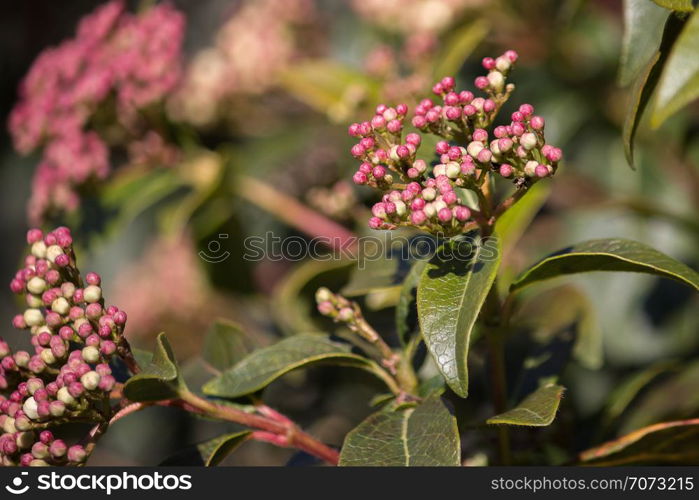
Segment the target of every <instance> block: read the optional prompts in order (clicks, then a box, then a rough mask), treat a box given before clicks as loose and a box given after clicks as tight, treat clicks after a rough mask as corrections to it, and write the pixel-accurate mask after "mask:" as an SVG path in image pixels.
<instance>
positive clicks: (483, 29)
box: [434, 19, 490, 79]
mask: <svg viewBox="0 0 699 500" xmlns="http://www.w3.org/2000/svg"><path fill="white" fill-rule="evenodd" d="M489 31H490V23H489V22H488V21H486V20H485V19H477V20H475V21H473V22H472V23H470V24H466V25H465V26H463V27H461V28H459V29H458V30H456V31H455V32H454V33H452V34H451V35H450V36H449V37H448V38H447V39H446V41H445V42H444V44H443V45H442V46H443V47H444V49H443V50H442V51H441V54H440V55H439V56H438V57H436V59H435V60H436V61H438V62H437V64H436V65H435V68H434V77H435V78H436V79H441V78H442V77H445V76H456V74H457V73H458V72H459V69H461V66H462V65H463V64H464V62H465V61H466V59H468V57H469V56H470V55H471V53H472V52H473V50H474V49H475V48H476V47H478V44H479V43H481V41H483V39H484V38H485V37H486V36H487V35H488V32H489Z"/></svg>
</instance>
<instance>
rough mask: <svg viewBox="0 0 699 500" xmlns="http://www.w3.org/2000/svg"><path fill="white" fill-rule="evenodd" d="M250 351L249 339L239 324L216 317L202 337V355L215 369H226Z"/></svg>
mask: <svg viewBox="0 0 699 500" xmlns="http://www.w3.org/2000/svg"><path fill="white" fill-rule="evenodd" d="M249 352H250V345H249V340H247V335H246V334H245V332H244V331H243V330H242V329H241V327H240V325H238V324H237V323H234V322H232V321H229V320H226V319H217V320H216V321H215V322H214V324H213V325H211V328H210V329H209V331H208V332H207V334H206V337H205V338H204V347H203V349H202V357H203V358H204V360H205V361H206V362H207V363H209V364H210V365H211V366H213V367H214V368H216V369H217V370H221V371H222V370H226V369H228V368H230V367H231V366H233V365H234V364H236V363H237V362H238V361H240V360H241V359H243V358H244V357H245V356H246V355H247V354H248V353H249Z"/></svg>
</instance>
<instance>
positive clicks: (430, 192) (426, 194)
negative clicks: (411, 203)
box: [422, 187, 437, 201]
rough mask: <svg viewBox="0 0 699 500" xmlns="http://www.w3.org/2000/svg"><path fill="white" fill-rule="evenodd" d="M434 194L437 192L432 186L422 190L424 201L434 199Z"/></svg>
mask: <svg viewBox="0 0 699 500" xmlns="http://www.w3.org/2000/svg"><path fill="white" fill-rule="evenodd" d="M436 196H437V192H436V191H435V190H434V188H430V187H428V188H425V189H423V190H422V198H423V199H424V200H425V201H432V200H434V199H435V197H436Z"/></svg>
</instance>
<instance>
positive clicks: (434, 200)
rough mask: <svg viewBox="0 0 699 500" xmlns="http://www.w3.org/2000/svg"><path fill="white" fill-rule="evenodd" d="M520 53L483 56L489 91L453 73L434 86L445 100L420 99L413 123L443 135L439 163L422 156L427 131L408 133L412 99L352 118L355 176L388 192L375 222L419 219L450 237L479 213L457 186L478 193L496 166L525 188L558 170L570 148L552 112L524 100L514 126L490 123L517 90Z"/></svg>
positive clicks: (383, 225)
mask: <svg viewBox="0 0 699 500" xmlns="http://www.w3.org/2000/svg"><path fill="white" fill-rule="evenodd" d="M517 58H518V56H517V53H516V52H514V51H512V50H508V51H507V52H505V53H504V54H503V55H501V56H499V57H497V58H495V59H493V58H489V57H486V58H485V59H483V67H484V68H485V69H487V70H488V74H487V76H479V77H478V78H476V80H475V86H476V87H477V88H478V89H479V90H481V91H483V92H484V93H485V94H486V96H485V97H476V96H474V94H473V92H471V91H468V90H462V91H457V90H456V88H455V81H454V78H452V77H445V78H443V79H442V80H441V81H439V82H437V83H436V84H435V85H434V86H433V87H432V91H433V93H434V94H436V95H438V96H440V97H441V100H442V103H441V104H436V103H434V102H433V101H432V100H431V99H423V100H422V101H421V102H420V103H419V104H418V105H417V106H416V108H415V110H414V113H413V116H412V119H411V122H412V125H413V126H414V127H415V128H416V129H418V130H419V131H421V132H423V133H429V134H434V135H437V136H440V137H441V138H443V140H441V141H439V142H438V143H437V145H436V148H435V152H436V155H437V157H438V159H439V162H438V163H436V164H434V165H433V166H428V164H427V163H426V162H425V161H424V160H423V159H421V158H418V157H417V153H418V150H419V148H420V144H421V143H422V136H421V135H420V134H419V133H416V132H410V133H407V134H406V135H405V137H403V131H404V127H405V120H406V118H407V115H408V107H407V106H406V105H405V104H399V105H397V106H396V107H395V108H393V107H389V106H386V105H384V104H381V105H379V106H378V107H377V108H376V113H375V115H374V117H373V118H372V119H371V120H369V121H365V122H361V123H354V124H352V125H350V127H349V134H350V135H351V136H353V137H356V138H357V139H358V142H357V143H356V144H355V145H354V146H352V148H351V151H350V152H351V154H352V156H354V157H355V158H357V159H358V160H359V161H361V164H360V166H359V169H358V170H357V171H356V172H355V174H354V176H353V180H354V182H355V183H356V184H359V185H369V186H372V187H375V188H377V189H380V190H381V191H383V192H384V194H383V197H382V200H381V201H380V202H379V203H376V204H375V205H374V206H373V208H372V217H371V218H370V219H369V226H370V227H371V228H373V229H395V228H397V227H399V226H414V227H418V228H420V229H424V230H427V231H429V232H432V233H438V234H443V235H447V236H450V235H454V234H458V233H460V232H463V229H464V227H465V226H466V224H468V223H469V222H470V219H471V218H472V215H476V214H474V213H473V212H474V210H473V209H471V208H469V207H468V206H466V205H465V203H464V201H463V200H462V197H461V196H460V195H459V190H458V189H457V188H463V189H469V190H473V191H477V192H478V191H480V190H481V188H482V186H483V184H484V183H485V182H486V181H487V175H488V174H491V173H492V174H499V175H500V176H502V177H503V178H506V179H511V180H512V181H513V182H514V183H515V185H516V186H517V187H518V188H521V187H525V188H526V187H528V186H529V185H531V184H532V183H533V182H536V181H537V180H538V179H540V178H543V177H548V176H550V175H553V173H554V172H555V171H556V168H557V167H558V163H559V161H560V160H561V157H562V153H561V150H560V149H558V148H556V147H553V146H551V145H549V144H546V140H545V137H544V124H545V123H544V119H543V118H542V117H540V116H537V115H535V114H534V107H533V106H532V105H530V104H522V105H521V106H520V107H519V108H518V110H517V111H515V112H514V113H512V116H511V122H510V123H509V124H508V125H502V126H498V127H495V128H494V130H492V132H490V133H489V132H488V130H487V129H488V128H490V127H491V125H492V124H493V121H494V120H495V118H496V116H497V114H498V112H499V110H500V108H501V107H502V105H503V104H504V103H505V102H506V101H507V99H508V98H509V96H510V94H511V93H512V91H513V90H514V85H513V84H511V83H506V80H507V77H508V75H509V72H510V71H511V69H512V67H513V66H514V63H515V62H516V61H517Z"/></svg>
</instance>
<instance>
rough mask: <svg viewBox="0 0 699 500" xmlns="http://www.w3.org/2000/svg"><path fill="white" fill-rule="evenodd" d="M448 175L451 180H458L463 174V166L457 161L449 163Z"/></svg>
mask: <svg viewBox="0 0 699 500" xmlns="http://www.w3.org/2000/svg"><path fill="white" fill-rule="evenodd" d="M446 170H447V171H446V175H447V177H449V178H450V179H456V178H457V177H458V176H459V175H460V174H461V165H459V164H458V163H456V162H455V161H450V162H449V163H447V169H446Z"/></svg>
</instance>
